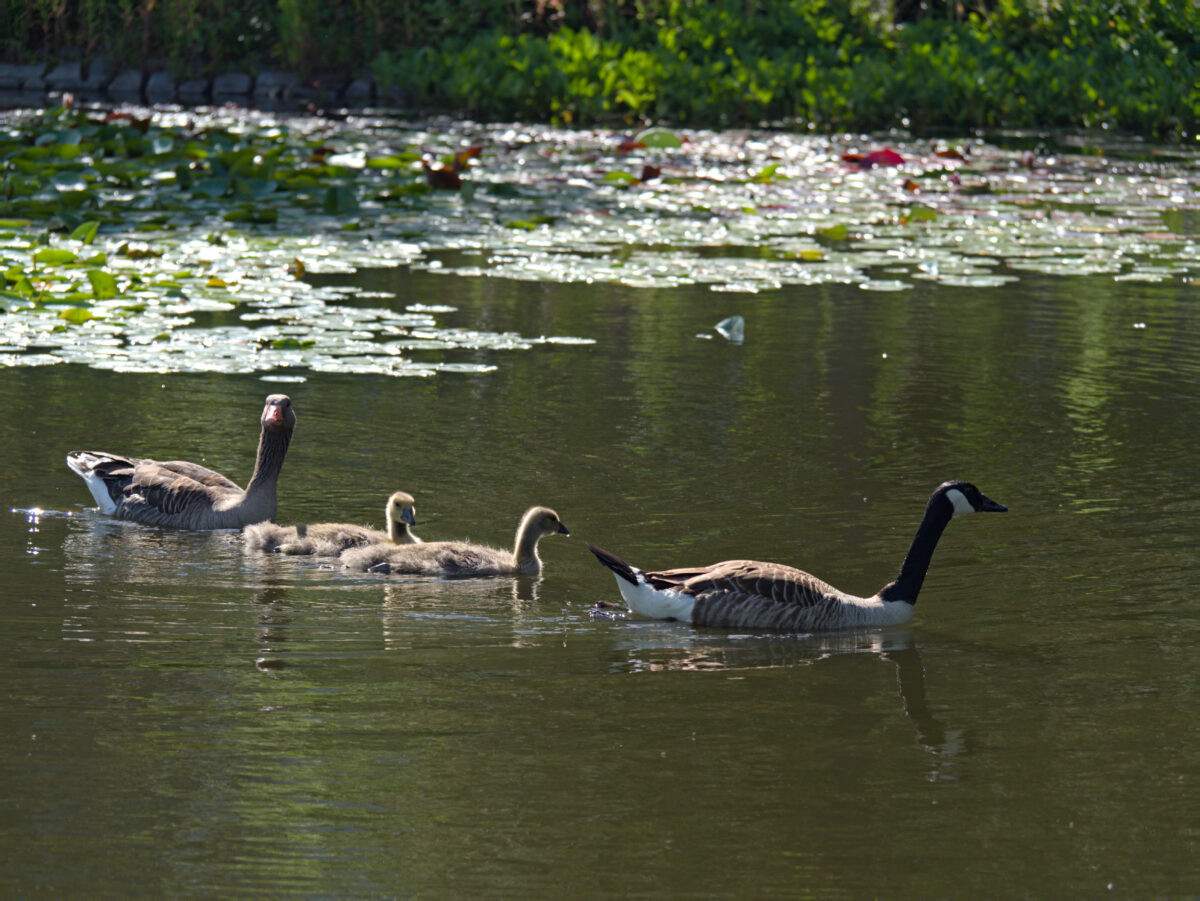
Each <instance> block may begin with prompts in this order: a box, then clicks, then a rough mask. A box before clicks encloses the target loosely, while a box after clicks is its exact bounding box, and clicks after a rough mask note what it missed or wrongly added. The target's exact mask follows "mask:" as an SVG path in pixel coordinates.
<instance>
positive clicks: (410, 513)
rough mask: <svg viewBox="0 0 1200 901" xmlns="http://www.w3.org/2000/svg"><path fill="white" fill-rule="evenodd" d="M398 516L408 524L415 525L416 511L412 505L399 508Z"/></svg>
mask: <svg viewBox="0 0 1200 901" xmlns="http://www.w3.org/2000/svg"><path fill="white" fill-rule="evenodd" d="M400 518H401V519H402V520H404V521H405V522H406V523H408V524H409V525H410V526H415V525H416V524H417V513H416V511H415V510H413V508H412V507H405V508H404V509H403V510H401V511H400Z"/></svg>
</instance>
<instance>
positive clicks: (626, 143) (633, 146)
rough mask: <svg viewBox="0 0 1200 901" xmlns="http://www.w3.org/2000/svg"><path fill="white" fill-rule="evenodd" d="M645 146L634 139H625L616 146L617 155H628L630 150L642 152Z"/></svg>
mask: <svg viewBox="0 0 1200 901" xmlns="http://www.w3.org/2000/svg"><path fill="white" fill-rule="evenodd" d="M645 146H646V145H645V144H643V143H642V142H641V141H639V140H637V139H636V138H626V139H625V140H623V141H622V142H621V143H620V144H618V145H617V153H629V152H630V151H631V150H642V149H644V148H645Z"/></svg>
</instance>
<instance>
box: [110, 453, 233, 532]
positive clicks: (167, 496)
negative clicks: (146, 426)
mask: <svg viewBox="0 0 1200 901" xmlns="http://www.w3.org/2000/svg"><path fill="white" fill-rule="evenodd" d="M225 494H226V492H224V491H218V490H216V489H213V488H209V487H208V486H207V485H204V484H202V483H200V482H197V481H196V480H195V479H192V478H189V477H187V476H185V475H180V474H179V473H177V472H173V471H172V470H170V469H163V468H162V467H160V466H158V465H157V464H156V465H154V466H138V467H137V469H136V470H134V474H133V481H132V482H131V483H130V484H129V486H128V487H127V488H126V489H125V504H124V513H125V515H126V516H127V518H131V519H132V518H134V516H133V514H135V513H136V512H138V510H139V509H141V510H145V511H147V512H150V511H157V512H159V513H165V514H171V515H175V514H180V513H186V512H189V511H191V510H202V509H206V508H211V507H212V506H213V502H214V500H218V499H220V498H221V497H222V496H223V495H225Z"/></svg>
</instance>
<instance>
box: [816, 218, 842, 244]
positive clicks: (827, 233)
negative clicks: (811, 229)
mask: <svg viewBox="0 0 1200 901" xmlns="http://www.w3.org/2000/svg"><path fill="white" fill-rule="evenodd" d="M817 234H818V235H820V236H821V237H822V238H824V239H825V240H826V241H845V240H846V239H847V238H849V237H850V229H848V228H847V227H846V223H845V222H839V223H838V224H837V225H831V226H829V228H819V229H817Z"/></svg>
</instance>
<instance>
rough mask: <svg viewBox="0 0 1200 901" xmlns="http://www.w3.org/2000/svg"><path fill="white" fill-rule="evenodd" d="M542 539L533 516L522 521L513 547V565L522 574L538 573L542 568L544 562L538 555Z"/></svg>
mask: <svg viewBox="0 0 1200 901" xmlns="http://www.w3.org/2000/svg"><path fill="white" fill-rule="evenodd" d="M541 537H542V533H541V532H540V531H539V530H538V529H537V528H536V527H535V525H534V523H533V517H532V516H526V517H525V518H524V519H522V520H521V525H520V526H519V527H518V528H517V540H516V544H515V545H514V547H513V563H514V564H515V565H516V567H517V569H519V570H520V571H521V572H537V571H538V570H540V569H541V568H542V560H541V558H540V557H539V556H538V553H537V545H538V541H539V539H541Z"/></svg>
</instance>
